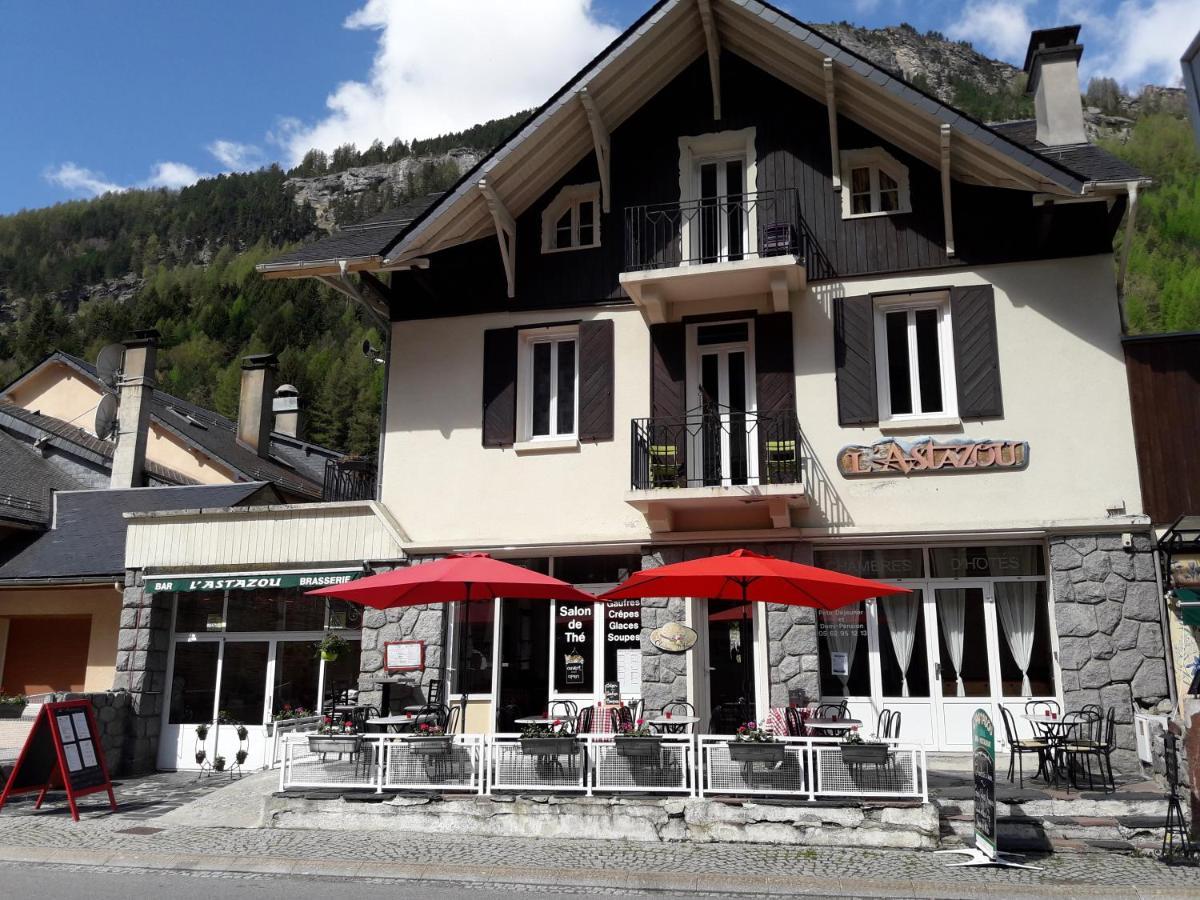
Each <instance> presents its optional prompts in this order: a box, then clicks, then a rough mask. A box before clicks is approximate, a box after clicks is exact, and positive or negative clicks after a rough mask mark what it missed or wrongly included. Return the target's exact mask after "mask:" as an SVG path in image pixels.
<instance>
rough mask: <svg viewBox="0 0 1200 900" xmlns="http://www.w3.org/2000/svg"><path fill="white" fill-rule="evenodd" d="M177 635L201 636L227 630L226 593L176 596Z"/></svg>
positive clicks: (214, 592) (216, 592)
mask: <svg viewBox="0 0 1200 900" xmlns="http://www.w3.org/2000/svg"><path fill="white" fill-rule="evenodd" d="M175 598H176V600H177V601H178V602H177V604H176V610H175V633H176V634H201V633H206V632H214V631H224V630H225V592H224V591H213V592H207V593H195V594H191V593H185V594H176V595H175Z"/></svg>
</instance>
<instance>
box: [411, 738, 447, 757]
mask: <svg viewBox="0 0 1200 900" xmlns="http://www.w3.org/2000/svg"><path fill="white" fill-rule="evenodd" d="M404 743H406V744H407V745H408V752H409V753H427V754H431V755H444V754H446V753H449V752H450V746H451V744H453V743H454V738H452V737H450V736H449V735H441V734H435V735H425V736H422V735H417V736H415V737H410V738H405V740H404Z"/></svg>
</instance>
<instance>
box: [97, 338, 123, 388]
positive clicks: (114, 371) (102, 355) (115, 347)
mask: <svg viewBox="0 0 1200 900" xmlns="http://www.w3.org/2000/svg"><path fill="white" fill-rule="evenodd" d="M124 362H125V348H124V347H122V346H121V345H120V344H109V345H107V346H106V347H103V348H102V349H101V350H100V352H99V353H98V354H97V355H96V374H97V375H99V376H100V380H101V381H103V382H104V383H105V384H106V385H108V386H109V387H110V388H115V387H116V386H117V379H118V378H119V377H120V375H121V364H122V363H124Z"/></svg>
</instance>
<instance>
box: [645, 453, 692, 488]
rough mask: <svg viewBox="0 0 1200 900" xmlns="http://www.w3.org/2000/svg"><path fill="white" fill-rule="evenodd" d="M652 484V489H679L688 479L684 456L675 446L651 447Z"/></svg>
mask: <svg viewBox="0 0 1200 900" xmlns="http://www.w3.org/2000/svg"><path fill="white" fill-rule="evenodd" d="M649 449H650V484H651V486H652V487H656V488H660V487H677V486H678V485H680V484H682V483H683V482H684V481H685V480H686V479H685V476H684V463H683V458H682V457H683V454H682V453H681V452H680V449H679V447H677V446H676V445H675V444H651V445H650V448H649Z"/></svg>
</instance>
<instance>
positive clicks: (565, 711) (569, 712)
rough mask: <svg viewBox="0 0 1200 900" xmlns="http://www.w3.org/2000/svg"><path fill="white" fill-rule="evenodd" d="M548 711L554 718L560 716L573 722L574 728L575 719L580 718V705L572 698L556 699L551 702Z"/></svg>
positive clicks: (559, 717) (565, 720)
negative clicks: (572, 700) (571, 699)
mask: <svg viewBox="0 0 1200 900" xmlns="http://www.w3.org/2000/svg"><path fill="white" fill-rule="evenodd" d="M547 713H548V714H549V716H550V718H552V719H555V718H558V719H562V720H563V721H564V722H569V723H571V726H572V728H573V727H574V724H575V720H576V719H577V718H579V706H578V704H576V703H573V702H571V701H570V700H555V701H554V702H553V703H551V704H550V708H549V709H548V710H547Z"/></svg>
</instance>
